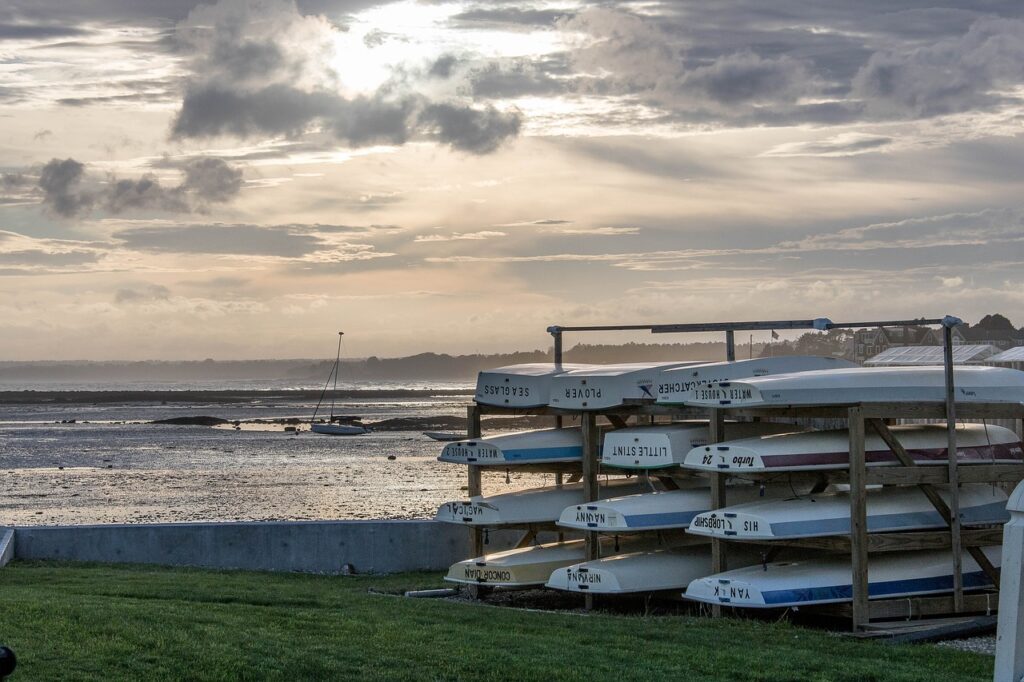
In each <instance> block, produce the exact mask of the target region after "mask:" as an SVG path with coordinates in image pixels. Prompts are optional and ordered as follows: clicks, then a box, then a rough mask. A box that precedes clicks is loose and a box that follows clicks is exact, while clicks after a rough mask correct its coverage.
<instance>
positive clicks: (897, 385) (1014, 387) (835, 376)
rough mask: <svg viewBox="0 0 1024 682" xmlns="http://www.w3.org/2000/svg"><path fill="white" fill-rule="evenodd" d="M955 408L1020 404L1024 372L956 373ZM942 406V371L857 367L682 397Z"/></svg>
mask: <svg viewBox="0 0 1024 682" xmlns="http://www.w3.org/2000/svg"><path fill="white" fill-rule="evenodd" d="M953 381H954V384H955V389H956V393H955V397H956V401H957V402H1008V403H1021V402H1024V372H1021V371H1019V370H1015V369H1007V368H1005V367H973V366H971V367H964V366H960V367H956V368H955V369H954V371H953ZM945 400H946V375H945V371H944V368H943V367H857V368H854V369H835V370H823V371H817V372H799V373H795V374H779V375H775V376H767V377H763V378H760V379H740V380H736V381H723V382H717V383H713V384H710V385H708V386H705V387H701V388H696V389H693V390H691V391H688V392H687V393H686V395H685V396H683V402H684V403H685V404H686V405H697V406H711V407H721V406H729V407H748V406H769V405H855V404H858V403H879V402H882V403H894V402H933V403H942V402H945Z"/></svg>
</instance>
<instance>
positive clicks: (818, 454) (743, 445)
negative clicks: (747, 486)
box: [683, 372, 1024, 473]
mask: <svg viewBox="0 0 1024 682" xmlns="http://www.w3.org/2000/svg"><path fill="white" fill-rule="evenodd" d="M1022 374H1024V372H1022ZM890 431H891V432H892V434H893V436H895V437H896V439H897V440H898V441H899V442H900V443H901V444H902V445H903V447H904V448H905V449H906V451H907V454H909V455H910V457H911V458H912V459H913V460H914V462H915V463H917V464H946V463H947V461H948V459H947V455H946V452H947V446H948V434H947V432H946V427H945V426H944V425H939V424H912V425H904V426H892V427H890ZM956 443H957V459H958V461H959V462H960V463H961V464H1019V463H1020V462H1021V461H1022V459H1024V450H1022V447H1021V442H1020V439H1019V438H1018V437H1017V434H1015V433H1014V432H1013V431H1011V430H1009V429H1006V428H1003V427H1001V426H991V425H983V424H958V425H957V427H956ZM864 458H865V462H866V463H867V465H868V466H884V465H896V464H899V460H898V459H896V455H894V454H893V452H892V451H891V450H890V449H889V446H888V445H886V444H885V441H883V440H882V438H881V437H880V436H879V435H878V434H875V433H871V432H869V433H868V434H867V436H866V438H865V442H864ZM849 465H850V439H849V433H848V432H847V431H846V430H845V429H837V430H832V431H809V432H806V433H788V434H781V435H775V436H764V437H761V438H745V439H741V440H733V441H723V442H721V443H716V444H714V445H705V446H703V447H698V448H694V449H693V450H691V451H690V452H689V454H687V455H686V459H685V461H684V462H683V466H685V467H686V468H689V469H698V470H703V471H718V472H733V473H759V472H771V471H813V470H819V469H845V468H847V467H849Z"/></svg>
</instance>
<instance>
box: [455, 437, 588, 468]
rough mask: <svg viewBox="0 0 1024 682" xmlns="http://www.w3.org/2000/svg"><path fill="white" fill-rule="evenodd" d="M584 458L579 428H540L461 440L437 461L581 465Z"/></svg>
mask: <svg viewBox="0 0 1024 682" xmlns="http://www.w3.org/2000/svg"><path fill="white" fill-rule="evenodd" d="M582 456H583V434H582V432H581V431H580V429H579V428H568V429H538V430H535V431H519V432H516V433H506V434H502V435H499V436H489V437H487V438H477V439H472V440H460V441H455V442H453V443H449V444H448V445H445V446H444V449H443V450H442V451H441V455H440V456H439V457H438V458H437V459H438V461H441V462H453V463H455V464H476V465H481V466H487V465H508V464H537V463H549V462H578V461H580V459H581V458H582Z"/></svg>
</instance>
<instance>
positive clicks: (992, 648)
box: [938, 635, 996, 656]
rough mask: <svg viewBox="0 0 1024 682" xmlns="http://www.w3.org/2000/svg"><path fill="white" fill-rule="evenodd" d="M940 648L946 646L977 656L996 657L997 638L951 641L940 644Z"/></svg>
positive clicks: (991, 636)
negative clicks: (971, 652) (970, 652)
mask: <svg viewBox="0 0 1024 682" xmlns="http://www.w3.org/2000/svg"><path fill="white" fill-rule="evenodd" d="M938 646H946V647H949V648H951V649H960V650H961V651H973V652H974V653H976V654H988V655H989V656H995V655H996V636H995V635H988V636H986V637H969V638H967V639H951V640H949V641H946V642H938Z"/></svg>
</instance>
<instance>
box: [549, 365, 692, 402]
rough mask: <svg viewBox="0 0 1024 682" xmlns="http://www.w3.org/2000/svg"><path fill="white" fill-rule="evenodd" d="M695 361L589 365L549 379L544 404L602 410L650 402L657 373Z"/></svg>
mask: <svg viewBox="0 0 1024 682" xmlns="http://www.w3.org/2000/svg"><path fill="white" fill-rule="evenodd" d="M699 364H706V363H699V362H630V363H623V364H617V365H593V366H591V367H588V368H585V369H577V370H573V371H570V372H565V373H564V374H559V375H558V376H556V377H554V378H553V379H552V380H551V393H550V396H549V400H548V404H549V405H550V406H551V407H557V408H560V409H563V410H606V409H609V408H613V407H619V406H620V405H625V404H627V403H630V402H634V403H635V402H650V403H653V402H654V400H655V399H656V398H657V397H658V396H657V394H656V393H655V391H656V390H657V389H656V386H657V382H658V377H659V376H660V374H661V372H663V371H664V370H666V369H672V368H676V367H688V366H691V365H699Z"/></svg>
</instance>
